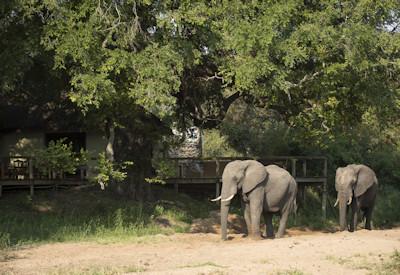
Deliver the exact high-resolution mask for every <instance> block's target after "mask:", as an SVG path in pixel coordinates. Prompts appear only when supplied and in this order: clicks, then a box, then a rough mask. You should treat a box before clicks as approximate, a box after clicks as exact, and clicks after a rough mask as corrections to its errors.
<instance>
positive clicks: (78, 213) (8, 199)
mask: <svg viewBox="0 0 400 275" xmlns="http://www.w3.org/2000/svg"><path fill="white" fill-rule="evenodd" d="M161 197H162V199H160V200H158V201H157V202H153V203H139V202H135V201H132V200H130V199H128V198H123V197H120V196H116V195H115V194H111V193H109V192H104V191H98V190H84V191H83V190H80V191H73V190H66V191H59V192H57V193H55V192H52V191H46V192H44V191H42V192H36V194H35V196H34V197H33V198H31V197H29V196H27V195H26V193H25V192H18V193H9V194H4V196H3V198H2V199H1V200H0V209H2V215H0V250H2V249H3V250H4V249H6V248H9V247H14V248H15V247H18V246H20V245H29V244H40V243H49V242H68V241H97V242H102V243H110V242H124V241H133V240H135V239H137V238H138V237H142V236H154V235H156V234H165V235H168V234H173V233H175V232H186V231H187V230H188V228H189V224H190V223H191V221H192V220H193V219H195V218H202V217H206V216H208V214H209V211H210V210H211V209H212V208H213V207H214V208H216V206H215V205H213V204H210V203H207V202H200V201H197V200H194V199H191V198H190V197H189V196H186V195H182V194H176V193H174V192H173V191H169V190H164V191H162V195H161ZM163 221H165V222H163Z"/></svg>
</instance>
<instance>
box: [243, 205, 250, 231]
mask: <svg viewBox="0 0 400 275" xmlns="http://www.w3.org/2000/svg"><path fill="white" fill-rule="evenodd" d="M242 209H243V215H244V220H245V222H246V228H247V236H250V235H251V218H250V205H249V203H246V202H244V201H242Z"/></svg>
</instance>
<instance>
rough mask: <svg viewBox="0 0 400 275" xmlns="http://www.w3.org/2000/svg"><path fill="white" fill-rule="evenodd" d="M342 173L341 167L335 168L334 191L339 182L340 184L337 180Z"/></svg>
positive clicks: (337, 189)
mask: <svg viewBox="0 0 400 275" xmlns="http://www.w3.org/2000/svg"><path fill="white" fill-rule="evenodd" d="M342 173H343V168H342V167H339V168H338V169H336V177H335V188H336V191H339V188H338V187H339V184H340V182H339V180H340V175H342Z"/></svg>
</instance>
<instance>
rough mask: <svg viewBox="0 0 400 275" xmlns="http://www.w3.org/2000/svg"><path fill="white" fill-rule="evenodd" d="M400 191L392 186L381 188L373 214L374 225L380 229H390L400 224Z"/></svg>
mask: <svg viewBox="0 0 400 275" xmlns="http://www.w3.org/2000/svg"><path fill="white" fill-rule="evenodd" d="M399 196H400V191H399V190H398V189H397V188H394V187H392V186H385V187H384V188H381V190H379V193H378V197H377V201H376V205H375V209H374V212H373V217H372V221H373V225H374V226H376V227H378V228H390V227H392V226H396V225H398V224H400V213H399V211H398V210H399V209H400V201H399V199H398V198H399Z"/></svg>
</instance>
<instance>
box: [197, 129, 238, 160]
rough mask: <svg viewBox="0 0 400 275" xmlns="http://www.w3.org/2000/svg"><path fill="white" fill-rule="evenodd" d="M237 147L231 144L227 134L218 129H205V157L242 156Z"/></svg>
mask: <svg viewBox="0 0 400 275" xmlns="http://www.w3.org/2000/svg"><path fill="white" fill-rule="evenodd" d="M240 156H241V154H239V153H238V152H237V151H236V150H235V149H233V148H232V146H230V144H229V143H228V140H227V138H226V136H223V135H221V133H220V131H219V130H217V129H213V130H207V131H204V136H203V157H205V158H213V157H240Z"/></svg>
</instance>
